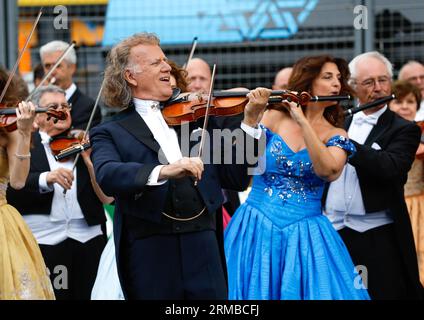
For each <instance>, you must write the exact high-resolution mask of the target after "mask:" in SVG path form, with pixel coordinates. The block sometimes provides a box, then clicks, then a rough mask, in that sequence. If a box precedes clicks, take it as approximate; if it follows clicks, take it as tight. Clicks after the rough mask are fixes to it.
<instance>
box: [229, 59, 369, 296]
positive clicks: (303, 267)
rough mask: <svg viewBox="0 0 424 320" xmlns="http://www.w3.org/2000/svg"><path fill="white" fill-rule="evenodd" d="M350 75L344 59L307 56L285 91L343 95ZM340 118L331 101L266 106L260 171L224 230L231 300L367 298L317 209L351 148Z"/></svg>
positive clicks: (337, 238)
mask: <svg viewBox="0 0 424 320" xmlns="http://www.w3.org/2000/svg"><path fill="white" fill-rule="evenodd" d="M348 76H349V71H348V67H347V63H346V62H345V61H344V60H343V59H337V58H333V57H331V56H314V57H305V58H302V59H300V60H298V61H297V62H296V63H295V65H294V66H293V73H292V75H291V78H290V81H289V89H291V90H294V91H298V92H302V91H307V92H309V93H310V94H312V95H323V96H331V95H333V96H337V95H345V94H349V93H350V87H349V86H348V85H347V80H348ZM277 108H278V109H277ZM342 120H343V114H342V109H341V107H340V106H339V104H338V103H337V102H309V103H308V104H307V105H306V106H305V107H299V106H298V105H297V104H296V103H295V102H291V103H284V104H282V105H279V106H278V107H272V109H271V110H267V111H265V113H264V115H263V118H262V121H261V123H262V125H263V129H264V130H265V132H266V136H267V139H266V140H267V146H266V157H265V159H264V160H265V161H266V171H265V172H264V173H263V174H262V175H256V176H254V178H253V184H252V191H251V192H250V193H249V196H248V198H247V200H246V202H245V203H243V204H242V205H241V206H240V207H239V209H238V210H237V211H236V213H235V214H234V216H233V217H232V218H231V221H230V223H229V224H228V227H227V229H226V230H225V254H226V257H227V265H228V285H229V298H230V299H241V300H246V299H249V300H250V299H253V300H262V299H264V300H331V299H336V300H340V299H348V300H353V299H368V298H369V296H368V293H367V291H366V290H362V289H360V288H359V289H358V288H356V287H355V286H354V283H355V281H354V278H355V276H356V275H355V273H354V272H353V270H354V265H353V263H352V260H351V258H350V256H349V253H348V251H347V249H346V247H345V246H344V244H343V242H342V241H341V239H340V236H339V235H338V234H337V232H336V231H335V230H334V228H333V226H332V225H331V223H330V222H329V221H328V219H327V218H326V217H325V216H324V215H322V212H321V195H322V193H323V190H324V185H325V183H326V182H330V181H334V180H335V179H337V177H338V176H339V175H340V173H341V172H342V170H343V166H344V164H345V163H346V161H347V158H348V156H350V155H352V154H354V153H355V148H354V147H353V144H352V143H351V142H350V141H349V139H347V133H346V131H344V130H343V129H341V128H340V124H341V123H342Z"/></svg>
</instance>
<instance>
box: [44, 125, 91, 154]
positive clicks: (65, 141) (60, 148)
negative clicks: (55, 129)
mask: <svg viewBox="0 0 424 320" xmlns="http://www.w3.org/2000/svg"><path fill="white" fill-rule="evenodd" d="M83 137H84V131H82V130H67V131H65V132H64V133H63V134H60V135H57V136H55V137H52V138H51V140H50V149H51V151H52V154H53V156H54V157H55V159H56V160H57V161H61V160H66V158H67V157H66V158H65V157H62V158H61V159H57V156H58V155H60V154H61V153H63V152H66V151H67V150H70V149H72V150H73V149H74V146H79V145H81V141H82V139H83Z"/></svg>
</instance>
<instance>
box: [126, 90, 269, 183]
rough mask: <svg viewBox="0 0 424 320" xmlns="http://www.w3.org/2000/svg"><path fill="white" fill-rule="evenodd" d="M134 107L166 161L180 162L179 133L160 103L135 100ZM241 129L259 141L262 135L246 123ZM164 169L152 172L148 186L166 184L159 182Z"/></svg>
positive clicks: (155, 169)
mask: <svg viewBox="0 0 424 320" xmlns="http://www.w3.org/2000/svg"><path fill="white" fill-rule="evenodd" d="M134 105H135V110H136V111H137V113H138V114H139V115H140V116H141V118H142V119H143V120H144V122H145V123H146V124H147V126H148V127H149V129H150V131H151V132H152V133H153V137H154V139H155V140H156V141H157V143H158V144H159V146H160V148H161V152H163V155H164V156H165V158H166V160H167V161H168V162H169V163H174V162H176V161H178V160H180V159H181V158H182V157H183V156H182V153H181V148H180V145H179V143H178V137H177V133H176V132H175V130H174V128H172V127H170V126H168V124H167V123H166V122H165V119H164V118H163V116H162V112H161V111H160V108H159V102H157V101H152V100H141V99H138V98H134ZM241 128H242V129H243V130H244V131H245V132H246V133H247V134H248V135H250V136H252V137H254V138H255V139H259V138H260V136H261V133H262V129H261V128H252V127H249V126H248V125H246V124H244V123H242V124H241ZM159 159H161V158H159ZM162 167H163V165H158V166H156V167H155V168H154V169H153V170H152V172H151V173H150V175H149V177H148V179H147V183H146V184H147V185H149V186H153V185H160V184H163V183H165V182H166V180H160V181H158V177H159V172H160V170H161V168H162Z"/></svg>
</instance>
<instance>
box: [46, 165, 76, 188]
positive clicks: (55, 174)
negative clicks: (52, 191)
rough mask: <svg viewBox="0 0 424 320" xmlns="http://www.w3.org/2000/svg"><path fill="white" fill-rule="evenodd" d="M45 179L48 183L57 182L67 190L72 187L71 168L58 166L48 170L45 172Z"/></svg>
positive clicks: (72, 176)
mask: <svg viewBox="0 0 424 320" xmlns="http://www.w3.org/2000/svg"><path fill="white" fill-rule="evenodd" d="M46 180H47V184H48V185H52V184H53V183H58V184H59V185H60V186H61V187H62V188H64V189H65V190H69V189H71V187H72V181H73V180H74V174H73V172H72V170H68V169H65V168H59V169H56V170H53V171H50V172H49V173H48V174H47V177H46Z"/></svg>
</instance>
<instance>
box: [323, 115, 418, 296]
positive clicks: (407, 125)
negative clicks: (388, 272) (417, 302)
mask: <svg viewBox="0 0 424 320" xmlns="http://www.w3.org/2000/svg"><path fill="white" fill-rule="evenodd" d="M351 121H352V118H349V119H348V120H347V121H346V123H345V127H346V129H348V128H349V127H350V124H351ZM420 137H421V130H420V128H419V127H418V126H417V125H416V124H415V123H413V122H410V121H407V120H405V119H403V118H401V117H400V116H398V115H397V114H395V113H394V112H392V111H391V110H389V109H387V110H386V111H385V112H384V113H383V114H382V115H381V116H380V117H379V119H378V122H377V124H376V125H375V126H374V128H373V129H372V130H371V132H370V134H369V136H368V138H367V139H366V141H365V143H364V144H359V143H357V142H356V141H354V140H351V141H352V142H353V144H354V145H355V147H356V150H357V152H356V153H355V155H354V156H352V157H351V158H350V159H349V163H350V164H351V165H352V166H354V167H355V169H356V173H357V175H358V180H359V186H360V188H361V194H362V199H363V201H364V207H365V211H366V212H367V213H372V212H377V211H382V210H387V211H388V212H389V213H390V214H391V216H392V218H393V220H394V228H395V232H396V237H397V243H398V244H399V246H398V249H399V251H400V254H401V256H402V257H403V260H404V264H405V268H406V270H407V271H408V275H409V280H410V282H409V285H410V287H409V292H410V293H411V296H414V295H418V296H419V295H420V287H419V277H418V263H417V257H416V252H415V245H414V239H413V234H412V229H411V222H410V220H409V214H408V210H407V207H406V203H405V199H404V185H405V183H406V180H407V178H408V171H409V169H410V168H411V165H412V162H413V161H414V159H415V152H416V150H417V148H418V144H419V142H420ZM374 143H376V144H378V145H379V146H380V148H381V150H376V149H375V148H372V145H373V144H374ZM326 191H328V188H327V190H326ZM326 196H327V192H325V193H324V197H323V205H325V201H326ZM414 292H415V293H416V294H414Z"/></svg>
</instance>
